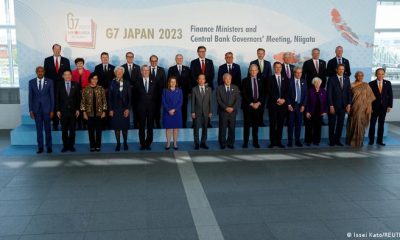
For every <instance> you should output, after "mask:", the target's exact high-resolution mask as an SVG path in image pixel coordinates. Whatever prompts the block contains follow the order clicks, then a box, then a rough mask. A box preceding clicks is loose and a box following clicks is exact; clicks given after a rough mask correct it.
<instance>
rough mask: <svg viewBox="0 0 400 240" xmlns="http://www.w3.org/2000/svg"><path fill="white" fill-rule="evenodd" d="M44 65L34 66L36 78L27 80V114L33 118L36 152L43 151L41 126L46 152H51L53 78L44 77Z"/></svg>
mask: <svg viewBox="0 0 400 240" xmlns="http://www.w3.org/2000/svg"><path fill="white" fill-rule="evenodd" d="M44 74H45V71H44V67H42V66H39V67H37V68H36V76H37V77H36V78H34V79H32V80H30V81H29V115H30V116H31V118H32V119H34V120H35V124H36V138H37V143H38V150H37V153H38V154H40V153H42V152H43V128H44V131H45V133H46V147H47V153H52V152H53V147H52V139H51V127H50V120H51V118H53V115H54V112H53V110H54V109H55V107H54V105H55V103H54V101H55V99H54V85H53V80H51V79H49V78H46V77H44Z"/></svg>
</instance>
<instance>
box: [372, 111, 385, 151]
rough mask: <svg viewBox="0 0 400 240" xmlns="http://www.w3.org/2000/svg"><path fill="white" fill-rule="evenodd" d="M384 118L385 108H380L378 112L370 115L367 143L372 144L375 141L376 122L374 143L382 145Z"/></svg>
mask: <svg viewBox="0 0 400 240" xmlns="http://www.w3.org/2000/svg"><path fill="white" fill-rule="evenodd" d="M385 118H386V108H383V107H382V108H380V109H379V110H378V111H373V112H372V114H371V120H370V123H369V133H368V138H369V142H370V143H373V142H374V141H375V127H376V122H377V121H378V135H377V139H376V142H377V143H383V131H384V130H385V129H384V127H385Z"/></svg>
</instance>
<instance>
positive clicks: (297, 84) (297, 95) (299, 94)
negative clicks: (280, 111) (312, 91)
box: [296, 80, 301, 103]
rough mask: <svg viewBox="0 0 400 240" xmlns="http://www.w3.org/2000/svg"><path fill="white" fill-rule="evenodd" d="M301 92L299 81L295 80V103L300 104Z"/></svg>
mask: <svg viewBox="0 0 400 240" xmlns="http://www.w3.org/2000/svg"><path fill="white" fill-rule="evenodd" d="M300 98H301V91H300V80H296V103H300Z"/></svg>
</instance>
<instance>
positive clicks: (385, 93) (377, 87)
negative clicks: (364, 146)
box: [368, 68, 393, 146]
mask: <svg viewBox="0 0 400 240" xmlns="http://www.w3.org/2000/svg"><path fill="white" fill-rule="evenodd" d="M375 76H376V80H374V81H371V82H370V83H369V86H370V87H371V89H372V92H373V93H374V95H375V101H373V102H372V115H371V121H370V124H369V134H368V137H369V143H368V144H369V145H372V144H374V140H375V126H376V121H377V120H378V136H377V141H376V143H377V144H378V145H380V146H385V145H386V144H385V143H383V131H384V125H385V117H386V113H389V112H390V111H391V110H392V108H393V91H392V84H391V83H390V81H387V80H385V79H383V78H384V77H385V69H383V68H378V69H377V70H376V71H375Z"/></svg>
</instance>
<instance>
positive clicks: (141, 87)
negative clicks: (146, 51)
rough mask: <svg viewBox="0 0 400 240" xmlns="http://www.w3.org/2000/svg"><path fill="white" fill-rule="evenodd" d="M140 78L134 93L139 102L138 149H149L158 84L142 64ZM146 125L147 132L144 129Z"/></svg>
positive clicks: (148, 69) (147, 67) (151, 139)
mask: <svg viewBox="0 0 400 240" xmlns="http://www.w3.org/2000/svg"><path fill="white" fill-rule="evenodd" d="M141 74H142V79H140V80H139V81H138V83H137V87H136V91H135V94H137V99H138V101H139V103H140V104H138V108H137V110H138V113H139V141H140V150H145V149H146V150H151V143H152V142H153V128H154V111H155V110H159V109H156V105H157V100H158V99H157V98H158V97H157V94H158V92H159V90H158V89H157V88H158V84H157V83H156V81H155V80H154V79H153V77H151V75H150V67H149V66H148V65H143V66H142V67H141ZM146 127H147V134H145V130H146Z"/></svg>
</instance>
